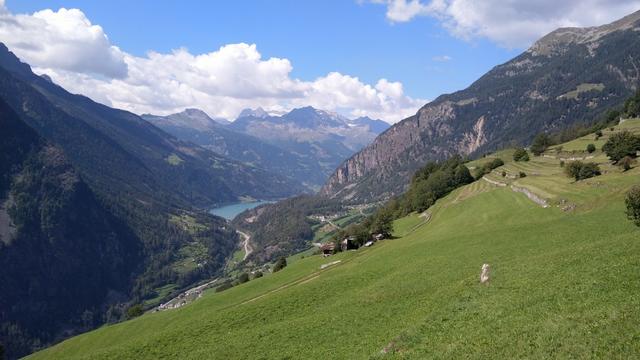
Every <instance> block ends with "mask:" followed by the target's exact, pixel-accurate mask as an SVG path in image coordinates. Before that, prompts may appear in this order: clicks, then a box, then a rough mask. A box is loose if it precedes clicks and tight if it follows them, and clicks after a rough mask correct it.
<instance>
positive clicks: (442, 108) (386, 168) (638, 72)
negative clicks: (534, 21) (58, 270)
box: [320, 12, 640, 203]
mask: <svg viewBox="0 0 640 360" xmlns="http://www.w3.org/2000/svg"><path fill="white" fill-rule="evenodd" d="M639 34H640V12H637V13H634V14H632V15H629V16H627V17H625V18H623V19H621V20H619V21H616V22H614V23H612V24H608V25H604V26H600V27H592V28H584V29H579V28H570V29H559V30H556V31H554V32H552V33H551V34H549V35H547V36H545V37H543V38H542V39H541V40H539V41H538V42H536V44H534V45H533V46H532V47H531V48H530V49H529V50H527V51H526V52H524V53H522V54H521V55H519V56H517V57H516V58H514V59H513V60H511V61H509V62H507V63H505V64H502V65H499V66H496V67H495V68H494V69H492V70H491V71H489V72H488V73H487V74H485V75H484V76H482V77H481V78H480V79H478V80H477V81H476V82H475V83H473V84H472V85H471V86H470V87H468V88H467V89H465V90H462V91H458V92H455V93H453V94H447V95H442V96H440V97H438V98H437V99H435V100H434V101H433V102H431V103H429V104H426V105H425V106H424V107H422V108H421V109H420V110H419V111H418V112H417V113H416V114H415V115H413V116H411V117H409V118H407V119H405V120H403V121H401V122H399V123H397V124H395V125H394V126H392V127H391V128H389V129H388V130H387V131H385V132H384V133H382V134H381V135H380V136H378V137H377V138H376V139H375V140H374V141H373V142H372V143H371V144H370V145H368V146H367V147H365V148H364V149H362V150H361V151H360V152H358V153H356V154H355V155H353V156H352V157H351V158H350V159H348V160H346V161H345V162H343V163H342V164H341V165H340V166H339V167H338V168H337V169H336V170H335V172H334V174H333V175H332V176H331V177H330V178H329V180H328V181H327V182H326V183H325V185H324V186H323V188H322V189H321V191H320V194H321V195H323V196H327V197H330V198H337V199H341V200H343V201H345V202H350V203H367V202H375V201H380V200H384V199H386V198H389V197H391V196H394V195H398V194H400V193H402V192H403V190H404V189H405V188H406V186H407V184H408V182H409V179H410V178H411V176H412V175H413V172H415V170H417V169H418V168H419V167H421V166H423V165H424V164H425V163H426V162H428V161H433V160H442V159H444V158H447V157H449V156H451V155H453V154H460V155H463V156H465V155H468V156H471V157H473V156H477V155H480V154H482V153H485V152H489V151H493V150H495V149H497V148H500V147H504V146H508V145H512V144H514V143H517V144H523V145H526V144H528V143H529V142H530V141H531V140H532V139H533V137H534V136H535V135H537V134H538V133H541V132H554V131H557V130H560V129H563V128H567V127H570V126H572V125H574V124H578V123H588V122H591V121H594V120H597V119H599V118H600V117H601V116H602V115H603V114H604V112H606V111H607V110H609V109H611V108H613V107H615V106H617V105H620V104H621V103H623V102H624V100H625V99H626V98H627V97H628V96H630V95H631V94H632V93H633V92H634V91H635V90H636V87H637V84H638V83H639V81H640V55H638V54H640V36H638V35H639Z"/></svg>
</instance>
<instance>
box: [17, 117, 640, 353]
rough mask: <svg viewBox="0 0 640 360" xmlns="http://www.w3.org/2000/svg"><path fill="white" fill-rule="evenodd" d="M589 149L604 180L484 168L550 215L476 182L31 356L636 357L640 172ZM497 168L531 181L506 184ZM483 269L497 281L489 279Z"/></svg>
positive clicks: (542, 161) (557, 171)
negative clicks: (372, 227)
mask: <svg viewBox="0 0 640 360" xmlns="http://www.w3.org/2000/svg"><path fill="white" fill-rule="evenodd" d="M634 123H638V124H640V122H638V121H633V122H627V123H625V124H623V125H624V126H627V127H630V126H633V125H634ZM616 131H617V130H616ZM606 132H608V130H607V131H606ZM505 154H506V153H505ZM548 154H555V151H554V150H553V149H550V150H549V151H548ZM594 155H595V156H596V157H595V158H594V159H593V160H590V161H597V162H599V163H601V167H602V168H603V170H604V173H603V175H602V176H599V177H595V178H591V179H588V180H583V181H580V182H574V181H573V180H572V179H569V178H567V177H566V176H564V175H563V174H562V168H560V166H559V159H558V158H554V157H532V159H531V161H529V162H527V163H514V162H513V161H511V158H510V157H509V158H507V157H506V156H504V157H503V159H504V160H505V162H506V164H505V165H504V166H503V167H500V168H498V169H496V171H494V173H492V174H490V175H489V176H491V177H492V178H495V179H496V180H499V181H504V182H508V183H509V184H514V185H517V186H520V187H526V188H528V189H530V190H531V191H532V192H534V193H536V194H537V195H538V196H541V197H544V198H545V199H547V200H548V201H549V203H550V205H551V206H550V207H548V208H542V207H541V206H539V205H537V204H535V203H534V202H532V201H531V200H529V199H528V198H527V197H526V196H525V195H523V194H521V193H516V192H514V191H512V190H511V189H510V188H509V187H498V186H495V185H491V184H489V183H488V182H486V181H483V180H479V181H476V182H475V183H472V184H470V185H467V186H465V187H462V188H459V189H457V190H456V191H454V192H453V193H451V194H449V195H448V196H447V197H445V198H443V199H441V200H439V201H438V202H437V203H436V205H434V206H433V207H432V208H431V209H429V210H428V211H429V212H430V214H431V218H430V220H429V221H428V222H424V221H423V220H424V218H420V217H419V216H418V214H411V215H409V216H408V217H406V218H403V219H399V220H397V221H396V223H395V225H396V226H395V235H396V237H397V238H396V239H393V240H384V241H380V242H378V243H376V244H375V245H374V246H373V247H371V248H363V249H361V250H358V251H348V252H344V253H339V254H337V255H335V256H332V257H328V258H323V257H321V256H305V257H304V258H297V259H296V261H295V262H292V263H291V264H290V265H289V266H288V267H286V268H285V269H284V270H282V271H280V272H278V273H276V274H273V275H270V276H265V277H263V278H259V279H256V280H252V281H250V282H248V283H245V284H242V285H239V286H236V287H234V288H231V289H229V290H227V291H224V292H221V293H214V292H212V291H210V292H208V293H206V294H205V295H204V296H203V298H202V299H200V300H198V301H195V302H194V303H193V304H191V305H187V306H185V307H183V308H180V309H177V310H171V311H165V312H160V313H152V314H145V315H143V316H141V317H139V318H136V319H134V320H130V321H126V322H123V323H120V324H116V325H111V326H104V327H102V328H100V329H97V330H95V331H92V332H89V333H86V334H83V335H80V336H77V337H74V338H71V339H69V340H66V341H64V342H62V343H60V344H58V345H56V346H54V347H51V348H49V349H46V350H44V351H41V352H39V353H36V354H34V355H32V356H30V357H29V358H30V359H125V358H126V359H128V358H131V359H175V358H181V359H203V358H215V359H249V358H251V359H368V358H391V359H393V358H402V359H404V358H406V359H425V358H430V359H431V358H433V359H453V358H469V359H504V358H510V359H515V358H518V359H520V358H527V359H547V358H573V359H583V358H615V359H631V358H640V228H637V227H635V226H634V225H633V224H632V223H631V222H630V221H628V220H627V219H626V216H625V214H624V201H623V197H624V193H625V192H626V190H627V189H628V188H630V187H631V186H632V185H634V184H640V169H639V168H634V169H632V170H630V171H627V172H624V173H623V172H621V171H620V170H619V169H618V168H615V167H613V166H610V165H608V164H607V162H606V159H605V158H604V156H603V155H602V154H599V153H597V154H594ZM477 163H478V162H477ZM503 170H504V171H505V172H507V173H517V172H519V171H524V172H526V173H527V177H525V178H521V179H520V178H518V179H506V178H504V177H502V176H501V175H500V173H501V172H502V171H503ZM567 203H570V204H572V205H573V206H572V207H571V208H570V209H566V208H563V206H564V205H565V204H567ZM334 261H340V263H338V264H335V265H332V266H330V267H328V268H326V269H324V270H320V266H321V265H323V264H327V263H330V262H334ZM483 263H489V264H490V265H491V269H492V272H491V281H490V283H489V285H481V284H479V274H480V268H481V266H482V264H483ZM383 349H386V352H384V353H383V351H382V350H383Z"/></svg>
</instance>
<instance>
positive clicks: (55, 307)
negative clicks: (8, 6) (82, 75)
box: [0, 46, 303, 358]
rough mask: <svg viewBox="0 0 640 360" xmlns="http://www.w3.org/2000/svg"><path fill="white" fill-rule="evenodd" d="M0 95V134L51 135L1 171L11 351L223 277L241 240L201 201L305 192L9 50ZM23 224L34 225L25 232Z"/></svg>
mask: <svg viewBox="0 0 640 360" xmlns="http://www.w3.org/2000/svg"><path fill="white" fill-rule="evenodd" d="M0 100H2V101H3V102H4V103H6V104H7V106H5V107H4V109H3V115H6V116H8V117H10V118H15V119H14V120H15V121H14V123H16V121H20V122H21V124H22V125H15V126H12V127H9V128H8V131H5V128H4V126H3V131H2V136H4V137H7V139H10V140H12V141H15V142H17V143H18V144H22V143H23V142H24V143H27V144H29V142H28V141H23V140H20V139H19V137H18V135H19V134H21V132H25V130H24V128H25V126H28V127H29V128H30V129H31V130H29V131H30V132H32V133H34V134H36V135H37V136H38V137H39V138H41V139H42V140H38V141H41V142H45V143H46V145H42V146H40V148H36V146H35V145H29V146H31V148H36V150H29V149H23V150H21V148H20V146H17V145H16V146H15V149H14V148H12V152H11V153H8V154H4V153H3V155H11V154H13V152H17V153H24V154H27V155H28V156H27V155H24V157H23V158H20V157H17V155H16V156H15V157H14V156H8V157H5V158H3V164H2V166H3V168H6V169H8V170H9V169H10V170H11V172H7V173H6V174H5V173H4V172H3V179H4V180H3V181H4V184H5V185H4V186H5V195H3V196H5V197H6V199H10V200H11V201H9V202H8V203H7V202H3V204H5V206H9V208H11V209H14V208H15V210H11V211H4V212H3V217H2V223H3V224H5V225H6V226H4V225H3V226H4V227H5V228H6V229H8V230H6V231H7V233H9V232H11V233H15V231H16V229H17V233H15V234H17V235H16V236H17V237H16V240H15V241H13V240H12V242H11V245H10V246H4V247H3V248H2V249H0V266H2V267H3V268H5V269H6V268H10V269H11V271H6V272H5V273H4V274H6V275H7V276H11V279H10V281H7V282H4V281H3V283H2V286H3V288H2V290H3V291H2V292H0V302H1V303H2V304H3V306H2V314H1V316H2V324H1V325H0V326H1V329H2V338H3V340H2V342H3V343H4V344H5V346H6V347H7V348H8V349H9V351H10V354H11V357H12V358H13V357H15V356H18V355H24V354H26V353H28V352H29V351H32V350H34V349H35V348H37V347H38V346H41V345H46V344H49V343H50V342H51V341H54V340H56V339H60V338H63V337H65V336H69V335H71V334H73V333H76V332H78V331H83V330H86V329H88V328H91V327H94V326H97V325H99V324H101V323H103V322H105V321H108V322H111V321H118V320H120V319H122V318H124V317H126V309H127V307H129V306H132V305H134V304H145V306H151V305H153V304H156V303H157V302H159V301H161V300H162V299H163V297H166V296H168V295H170V294H171V293H172V292H175V291H178V290H179V289H181V288H184V287H186V286H189V285H190V284H193V283H194V282H196V281H198V280H201V279H205V278H210V277H213V276H215V275H216V274H218V273H219V272H220V271H221V270H222V268H223V265H224V264H225V262H226V259H227V258H228V257H229V255H230V254H231V253H232V252H233V250H234V248H235V247H236V246H237V243H238V240H239V239H238V236H237V234H236V233H235V231H234V230H233V229H231V228H230V227H229V226H228V225H227V223H226V221H225V220H224V219H221V218H218V217H215V216H212V215H209V214H208V213H207V212H206V211H205V210H200V208H201V207H205V206H210V205H213V204H219V203H223V202H227V201H237V199H238V198H239V197H241V196H251V197H256V198H261V199H269V198H280V197H284V196H289V195H292V194H297V193H299V192H301V191H302V190H303V188H302V186H299V185H297V184H296V183H294V182H292V181H291V180H289V179H288V178H286V177H284V176H279V175H274V174H271V173H268V172H267V171H265V170H262V169H258V168H255V167H251V166H248V165H246V164H243V163H240V162H237V161H233V160H229V159H227V158H225V157H223V156H220V155H217V154H214V153H213V152H211V151H209V150H206V149H203V148H201V147H199V146H197V145H194V144H191V143H187V142H184V141H181V140H178V139H176V138H174V137H173V136H171V135H169V134H166V133H165V132H164V131H162V130H160V129H158V128H157V127H155V126H153V125H151V124H149V123H148V122H146V121H144V120H143V119H141V118H140V117H138V116H136V115H134V114H131V113H129V112H126V111H121V110H117V109H112V108H109V107H107V106H104V105H100V104H97V103H95V102H93V101H91V100H90V99H88V98H86V97H83V96H79V95H73V94H70V93H68V92H66V91H65V90H64V89H63V88H61V87H59V86H57V85H55V84H53V83H51V82H50V81H49V80H48V79H46V78H43V77H39V76H36V75H35V74H33V73H32V72H31V69H30V67H29V66H28V65H26V64H24V63H21V62H20V61H19V60H18V59H17V58H16V57H15V56H14V55H13V54H12V53H11V52H9V50H8V49H7V48H6V47H4V46H1V47H0ZM9 110H10V111H12V113H10V112H9ZM29 131H27V132H29ZM36 135H34V136H36ZM29 136H31V135H29ZM38 141H36V140H33V141H31V143H34V144H35V143H36V142H38ZM3 144H4V143H3ZM20 159H22V160H20ZM10 194H14V195H11V196H10ZM21 194H22V195H21ZM7 204H9V205H7ZM10 204H15V205H16V206H17V207H11V206H10ZM24 222H30V223H29V224H30V225H29V226H24V228H25V229H29V231H26V230H24V232H21V230H20V229H21V226H22V225H21V224H23V223H24ZM10 224H13V225H11V226H10ZM9 238H12V237H9ZM121 242H122V243H121ZM27 258H28V259H27ZM32 265H33V266H32ZM114 266H115V268H114ZM81 269H84V270H81ZM4 274H3V275H4ZM85 277H86V279H85ZM87 281H93V282H94V283H95V284H93V285H90V284H86V283H85V282H87ZM25 286H26V287H25ZM4 290H6V291H4ZM111 290H113V291H111ZM80 292H82V294H80ZM75 296H79V298H78V299H73V297H75ZM72 299H73V301H72ZM5 305H6V306H5ZM25 314H27V315H25ZM22 315H25V316H22ZM78 316H81V317H82V318H79V317H78ZM19 319H23V320H24V322H16V321H17V320H19Z"/></svg>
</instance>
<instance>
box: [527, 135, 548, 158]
mask: <svg viewBox="0 0 640 360" xmlns="http://www.w3.org/2000/svg"><path fill="white" fill-rule="evenodd" d="M551 145H552V143H551V138H550V137H549V135H547V134H538V135H537V136H536V137H535V138H534V139H533V143H532V144H531V147H530V150H531V152H532V153H533V155H535V156H539V155H540V154H542V153H543V152H544V151H545V150H547V148H548V147H549V146H551Z"/></svg>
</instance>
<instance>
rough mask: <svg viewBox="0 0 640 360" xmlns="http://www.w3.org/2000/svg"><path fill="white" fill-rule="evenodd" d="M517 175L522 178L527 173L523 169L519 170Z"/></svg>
mask: <svg viewBox="0 0 640 360" xmlns="http://www.w3.org/2000/svg"><path fill="white" fill-rule="evenodd" d="M518 176H520V177H521V178H524V177H527V174H525V173H524V171H520V173H519V174H518Z"/></svg>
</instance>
